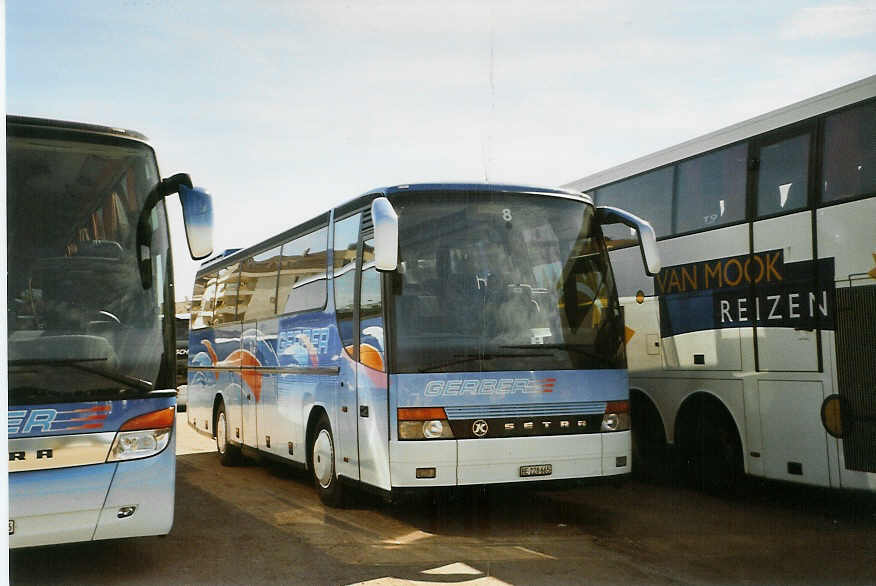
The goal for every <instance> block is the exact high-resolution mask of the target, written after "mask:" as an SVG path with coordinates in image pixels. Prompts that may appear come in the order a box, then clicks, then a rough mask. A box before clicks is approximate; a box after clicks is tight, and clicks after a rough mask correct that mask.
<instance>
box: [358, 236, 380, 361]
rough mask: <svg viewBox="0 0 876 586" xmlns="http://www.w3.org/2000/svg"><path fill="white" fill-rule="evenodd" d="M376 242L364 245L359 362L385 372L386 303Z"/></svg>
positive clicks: (360, 296)
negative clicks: (375, 261) (384, 322)
mask: <svg viewBox="0 0 876 586" xmlns="http://www.w3.org/2000/svg"><path fill="white" fill-rule="evenodd" d="M373 263H374V240H368V241H367V242H365V243H364V244H363V245H362V286H361V291H360V292H359V324H360V325H359V361H360V362H362V363H363V364H365V365H366V366H369V367H371V368H373V369H375V370H381V371H385V370H386V368H385V362H384V350H383V347H384V346H383V302H382V301H381V296H380V273H378V272H377V269H375V268H374V264H373Z"/></svg>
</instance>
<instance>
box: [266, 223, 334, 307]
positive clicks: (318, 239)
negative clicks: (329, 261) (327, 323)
mask: <svg viewBox="0 0 876 586" xmlns="http://www.w3.org/2000/svg"><path fill="white" fill-rule="evenodd" d="M327 244H328V228H320V229H319V230H316V231H315V232H311V233H310V234H307V235H305V236H300V237H298V238H296V239H295V240H292V241H291V242H287V243H286V244H284V245H283V259H282V260H281V261H280V285H279V288H278V291H277V300H278V302H277V311H278V313H293V312H297V311H307V310H313V309H322V308H324V307H325V296H326V291H325V270H326V248H327Z"/></svg>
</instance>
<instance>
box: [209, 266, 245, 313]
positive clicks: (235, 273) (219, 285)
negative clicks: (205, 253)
mask: <svg viewBox="0 0 876 586" xmlns="http://www.w3.org/2000/svg"><path fill="white" fill-rule="evenodd" d="M239 284H240V263H234V264H233V265H231V266H227V267H225V268H223V269H220V270H219V278H218V279H217V281H216V305H215V307H214V308H213V325H214V326H218V325H222V324H226V323H228V322H232V321H235V320H236V319H237V288H238V286H239Z"/></svg>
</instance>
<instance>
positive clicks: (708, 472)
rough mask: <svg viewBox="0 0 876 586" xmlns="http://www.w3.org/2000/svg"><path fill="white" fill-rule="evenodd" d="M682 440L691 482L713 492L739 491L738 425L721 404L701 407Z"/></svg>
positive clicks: (685, 468) (684, 470) (683, 462)
mask: <svg viewBox="0 0 876 586" xmlns="http://www.w3.org/2000/svg"><path fill="white" fill-rule="evenodd" d="M698 407H699V408H698V409H696V412H695V413H694V414H693V415H694V420H693V421H690V423H689V424H688V425H687V426H686V431H685V433H684V434H683V437H682V441H681V442H680V446H679V447H680V448H681V453H680V455H681V465H682V473H683V474H684V478H685V480H686V481H687V483H688V485H690V486H692V487H694V488H698V489H700V490H704V491H706V492H708V493H713V494H726V493H730V492H734V491H735V490H737V489H738V488H739V486H740V484H741V481H742V477H743V475H744V473H743V466H742V444H741V442H740V440H739V435H738V434H737V433H736V425H735V424H734V423H733V420H732V418H731V417H730V415H729V414H728V413H727V412H726V411H725V410H724V409H723V408H721V407H718V406H716V405H714V404H712V403H710V402H703V403H702V404H701V405H699V406H698Z"/></svg>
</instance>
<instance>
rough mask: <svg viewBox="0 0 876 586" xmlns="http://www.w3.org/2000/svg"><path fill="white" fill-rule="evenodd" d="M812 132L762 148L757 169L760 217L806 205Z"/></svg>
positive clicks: (758, 211)
mask: <svg viewBox="0 0 876 586" xmlns="http://www.w3.org/2000/svg"><path fill="white" fill-rule="evenodd" d="M808 169H809V133H806V134H800V135H798V136H795V137H793V138H788V139H785V140H781V141H778V142H775V143H773V144H769V145H766V146H762V147H761V148H760V165H759V166H758V169H757V215H758V216H761V217H763V216H767V215H770V214H776V213H779V212H787V211H792V210H797V209H800V208H803V207H805V206H806V194H807V192H808V183H809V181H808V174H809V173H808Z"/></svg>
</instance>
